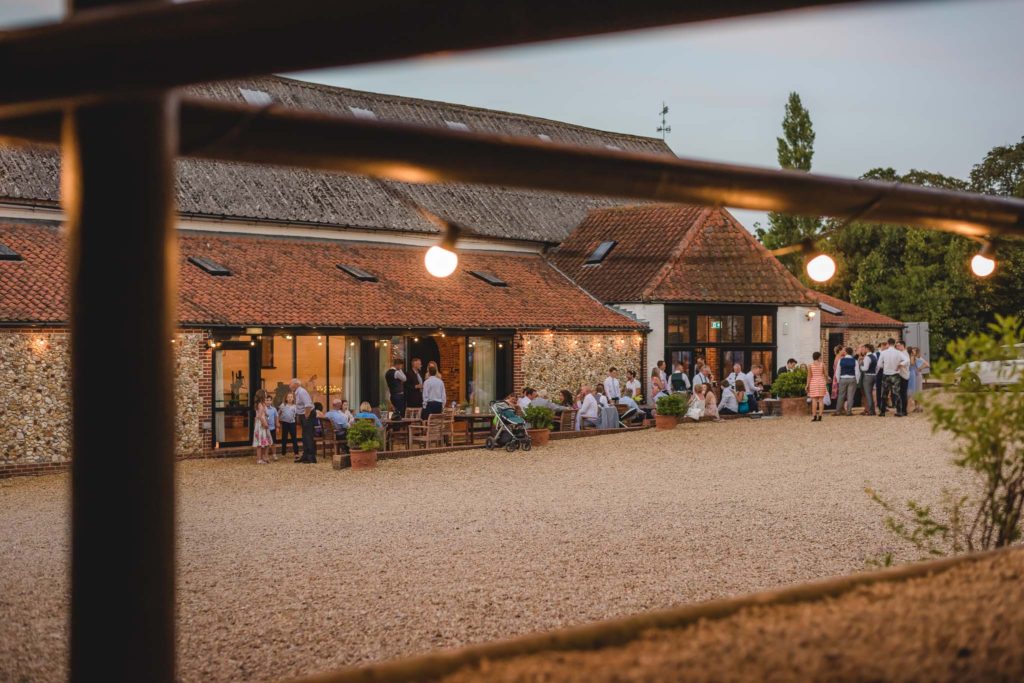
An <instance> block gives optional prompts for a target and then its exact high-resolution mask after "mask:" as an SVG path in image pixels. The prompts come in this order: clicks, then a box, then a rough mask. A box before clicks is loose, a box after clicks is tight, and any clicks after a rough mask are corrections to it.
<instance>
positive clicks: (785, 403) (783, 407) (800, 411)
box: [779, 396, 811, 416]
mask: <svg viewBox="0 0 1024 683" xmlns="http://www.w3.org/2000/svg"><path fill="white" fill-rule="evenodd" d="M779 412H780V413H782V415H785V416H790V415H796V416H800V415H810V414H811V404H810V403H808V402H807V397H806V396H793V397H792V398H780V399H779Z"/></svg>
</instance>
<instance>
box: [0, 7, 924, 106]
mask: <svg viewBox="0 0 1024 683" xmlns="http://www.w3.org/2000/svg"><path fill="white" fill-rule="evenodd" d="M874 1H875V2H879V1H882V0H874ZM887 1H888V2H895V1H904V2H906V1H908V0H887ZM855 2H863V0H688V1H683V0H647V1H646V2H634V1H631V0H558V1H557V2H551V0H508V1H507V2H483V1H481V0H373V1H372V2H339V1H338V0H289V2H287V3H282V2H281V0H202V1H201V2H189V3H183V4H162V3H153V4H151V5H141V6H134V7H131V8H125V7H111V8H107V9H98V10H94V11H90V12H85V13H82V14H80V15H77V16H72V17H71V18H70V19H69V20H67V21H65V22H62V23H59V24H53V25H50V26H44V27H40V28H34V29H26V30H22V31H16V32H11V33H8V34H6V35H0V74H3V76H2V78H0V114H8V115H9V114H12V113H26V112H28V111H33V110H36V111H38V110H39V108H40V107H52V106H54V105H55V104H57V103H59V102H60V101H66V100H73V99H77V100H80V101H81V100H83V99H84V100H89V99H95V98H100V97H107V96H115V95H123V94H124V93H126V92H132V91H136V92H137V91H139V90H140V89H146V88H167V87H176V86H181V85H186V84H189V83H198V82H204V81H214V80H225V79H231V78H240V77H244V76H256V75H262V74H267V73H281V72H288V71H300V70H306V69H315V68H321V67H332V66H345V65H353V64H366V63H370V62H381V61H387V60H394V59H402V58H408V57H415V56H420V55H438V54H448V53H452V52H459V51H465V50H474V49H481V48H491V47H500V46H508V45H521V44H527V43H536V42H541V41H548V40H555V39H560V38H573V37H579V36H586V35H598V34H605V33H612V32H619V31H629V30H634V29H642V28H651V27H655V26H667V25H673V24H685V23H691V22H699V21H707V20H711V19H723V18H728V17H737V16H745V15H751V14H762V13H767V12H776V11H781V10H790V9H798V8H803V7H814V6H823V5H836V4H852V3H855ZM91 4H96V3H95V2H93V3H91Z"/></svg>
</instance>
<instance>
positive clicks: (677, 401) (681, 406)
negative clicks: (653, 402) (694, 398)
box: [657, 394, 690, 417]
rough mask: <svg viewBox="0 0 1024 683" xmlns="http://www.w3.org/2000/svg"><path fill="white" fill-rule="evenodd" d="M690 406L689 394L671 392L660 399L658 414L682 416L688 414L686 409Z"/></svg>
mask: <svg viewBox="0 0 1024 683" xmlns="http://www.w3.org/2000/svg"><path fill="white" fill-rule="evenodd" d="M689 407H690V397H689V396H688V395H687V394H669V395H668V396H662V397H661V398H659V399H658V404H657V409H658V415H675V416H676V417H680V416H682V415H686V409H687V408H689Z"/></svg>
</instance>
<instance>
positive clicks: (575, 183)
mask: <svg viewBox="0 0 1024 683" xmlns="http://www.w3.org/2000/svg"><path fill="white" fill-rule="evenodd" d="M58 126H59V116H58V115H55V114H43V115H34V116H31V117H23V118H16V119H10V120H7V121H0V142H7V143H12V142H18V141H26V140H27V141H34V142H39V143H53V142H56V139H57V133H56V131H57V129H58ZM179 153H180V154H181V155H183V156H190V157H196V158H203V159H213V160H221V161H237V162H246V163H253V164H275V165H281V166H294V167H300V168H316V169H320V170H325V171H335V172H345V173H356V174H362V175H369V176H374V177H378V178H387V179H391V180H398V181H404V182H416V183H419V182H422V183H480V184H490V185H503V186H513V187H521V188H530V189H537V190H551V191H557V192H568V193H573V194H586V195H607V196H614V197H622V198H628V199H639V200H653V201H666V202H680V203H689V204H702V205H711V206H730V207H735V208H741V209H753V210H761V211H780V212H784V213H794V214H804V215H811V216H835V217H838V218H851V217H856V218H857V219H863V220H866V221H874V222H887V223H898V224H905V225H916V226H920V227H925V228H932V229H938V230H945V231H949V232H955V233H959V234H961V235H964V236H967V237H997V236H1006V237H1024V200H1020V199H1012V198H1006V197H994V196H990V195H981V194H972V193H967V192H957V191H952V190H942V189H935V188H927V187H920V186H917V185H906V184H899V183H883V182H879V181H872V180H856V179H848V178H836V177H831V176H823V175H816V174H810V173H802V172H798V171H786V170H778V169H765V168H757V167H752V166H741V165H737V164H724V163H716V162H710V161H699V160H693V159H680V158H677V157H674V156H670V155H665V154H640V153H629V152H620V151H613V150H605V149H594V148H581V147H574V146H569V145H560V144H555V143H548V142H542V141H540V140H531V139H524V138H513V137H509V136H501V135H487V134H480V133H465V132H459V131H450V130H445V129H440V128H428V127H423V126H412V125H407V124H395V123H386V122H380V121H366V120H362V119H357V118H354V117H345V116H337V115H326V114H320V113H315V112H308V111H302V110H295V109H286V108H282V107H277V106H270V107H263V108H261V107H252V106H248V105H236V104H230V103H224V102H216V101H207V100H186V101H185V102H184V103H183V104H182V109H181V144H180V148H179ZM469 227H472V226H469Z"/></svg>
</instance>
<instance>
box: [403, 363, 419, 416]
mask: <svg viewBox="0 0 1024 683" xmlns="http://www.w3.org/2000/svg"><path fill="white" fill-rule="evenodd" d="M422 367H423V361H421V360H420V359H419V358H413V359H412V362H411V363H410V364H409V372H408V374H407V375H406V379H405V407H406V408H419V407H421V406H422V405H423V372H422V370H421V368H422Z"/></svg>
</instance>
